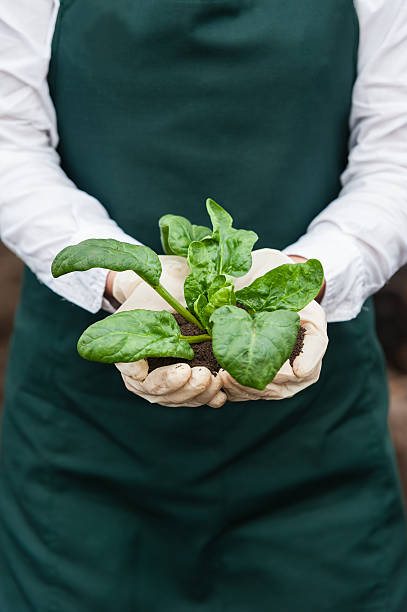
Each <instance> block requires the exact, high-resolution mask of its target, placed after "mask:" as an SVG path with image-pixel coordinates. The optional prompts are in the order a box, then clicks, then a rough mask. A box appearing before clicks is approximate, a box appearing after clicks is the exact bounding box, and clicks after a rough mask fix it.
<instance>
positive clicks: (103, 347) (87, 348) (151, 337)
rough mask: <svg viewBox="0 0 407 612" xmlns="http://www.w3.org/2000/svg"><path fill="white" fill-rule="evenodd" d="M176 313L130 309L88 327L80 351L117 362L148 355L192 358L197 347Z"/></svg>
mask: <svg viewBox="0 0 407 612" xmlns="http://www.w3.org/2000/svg"><path fill="white" fill-rule="evenodd" d="M180 336H181V331H180V328H179V327H178V324H177V322H176V320H175V319H174V317H173V316H172V314H170V313H169V312H166V311H165V310H163V311H161V312H156V311H153V310H129V311H127V312H118V313H116V314H113V315H110V316H109V317H106V318H105V319H102V320H101V321H97V323H94V324H93V325H91V326H90V327H88V328H87V329H86V330H85V331H84V332H83V334H82V336H81V337H80V338H79V341H78V353H79V354H80V355H81V356H82V357H83V358H84V359H88V360H90V361H100V362H102V363H117V362H119V361H122V362H129V361H137V360H138V359H144V358H147V357H181V358H183V359H192V358H193V356H194V351H193V350H192V348H191V347H190V345H189V344H188V342H186V341H185V340H181V338H180Z"/></svg>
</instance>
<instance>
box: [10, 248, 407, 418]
mask: <svg viewBox="0 0 407 612" xmlns="http://www.w3.org/2000/svg"><path fill="white" fill-rule="evenodd" d="M21 272H22V264H21V262H20V261H19V260H18V259H17V257H15V256H14V255H13V254H12V253H10V251H9V250H8V249H6V247H5V246H4V245H3V244H2V243H1V242H0V278H1V284H2V296H1V301H0V406H1V404H2V398H3V391H4V372H5V366H6V360H7V348H8V343H9V340H10V335H11V331H12V322H13V316H14V311H15V307H16V304H17V302H18V296H19V292H20V280H21ZM376 312H377V329H378V334H379V337H380V340H381V342H382V345H383V347H384V350H385V353H386V357H387V360H388V364H389V380H390V388H391V395H392V402H393V405H396V406H397V407H399V408H401V407H402V406H404V408H405V410H406V411H407V266H406V267H405V268H403V269H402V270H400V272H399V273H398V274H396V275H395V276H394V277H393V278H392V280H391V281H390V283H389V284H388V285H387V286H386V287H385V288H384V289H383V290H382V291H381V292H380V293H379V294H378V295H377V296H376Z"/></svg>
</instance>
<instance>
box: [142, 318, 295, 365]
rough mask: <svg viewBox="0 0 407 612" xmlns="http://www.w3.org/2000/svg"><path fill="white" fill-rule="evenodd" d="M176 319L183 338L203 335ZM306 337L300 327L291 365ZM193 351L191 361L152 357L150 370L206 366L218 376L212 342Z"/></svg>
mask: <svg viewBox="0 0 407 612" xmlns="http://www.w3.org/2000/svg"><path fill="white" fill-rule="evenodd" d="M174 317H175V319H176V321H177V323H178V325H179V326H180V329H181V333H182V335H183V336H197V335H199V334H202V333H203V332H202V330H201V329H199V327H196V325H193V324H192V323H189V321H186V320H185V319H184V317H183V316H182V315H180V314H178V313H175V314H174ZM304 335H305V329H304V328H303V327H300V329H299V332H298V336H297V341H296V343H295V346H294V348H293V352H292V353H291V356H290V364H291V365H292V364H293V361H294V359H295V358H296V357H298V355H299V354H300V353H301V352H302V347H303V344H304ZM191 346H192V349H193V351H194V354H195V356H194V358H193V359H191V360H188V359H180V358H179V357H150V358H149V360H148V365H149V370H150V372H151V371H152V370H155V369H156V368H161V367H162V366H168V365H172V364H173V363H189V365H190V366H192V367H193V366H205V367H206V368H208V369H209V370H210V371H211V372H212V374H217V373H218V372H219V370H220V365H219V364H218V362H217V361H216V357H215V355H214V354H213V351H212V342H211V341H210V340H208V342H201V343H199V344H192V345H191Z"/></svg>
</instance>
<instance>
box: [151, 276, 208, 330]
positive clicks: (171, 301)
mask: <svg viewBox="0 0 407 612" xmlns="http://www.w3.org/2000/svg"><path fill="white" fill-rule="evenodd" d="M151 286H152V287H153V289H154V290H155V291H157V293H158V294H159V295H161V297H162V298H163V299H164V300H165V301H166V302H168V304H169V305H170V306H172V307H173V308H174V310H175V311H176V312H178V314H180V315H181V316H183V317H184V319H186V320H187V321H189V322H190V323H193V324H194V325H196V326H197V327H199V329H202V331H205V330H204V328H203V327H202V325H201V323H200V322H199V321H198V319H197V318H196V317H194V315H193V314H192V313H191V312H189V310H187V309H186V308H184V306H182V304H180V303H179V302H178V300H176V299H175V297H173V296H172V295H171V293H168V291H167V290H166V289H165V288H164V287H163V286H162V285H160V284H159V285H151ZM189 337H190V338H192V337H194V336H189ZM201 342H203V340H201Z"/></svg>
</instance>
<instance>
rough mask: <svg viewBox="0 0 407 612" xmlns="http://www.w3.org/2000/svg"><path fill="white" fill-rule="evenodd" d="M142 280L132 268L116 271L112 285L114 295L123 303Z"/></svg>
mask: <svg viewBox="0 0 407 612" xmlns="http://www.w3.org/2000/svg"><path fill="white" fill-rule="evenodd" d="M142 282H143V279H142V278H141V277H140V276H139V275H138V274H136V273H135V272H133V271H132V270H125V271H124V272H116V274H115V277H114V280H113V287H112V294H113V297H114V298H115V299H116V300H117V301H118V302H120V304H123V302H125V301H126V300H127V298H128V297H129V295H130V294H131V293H133V291H134V290H135V289H136V287H138V286H139V285H140V284H141V283H142Z"/></svg>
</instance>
